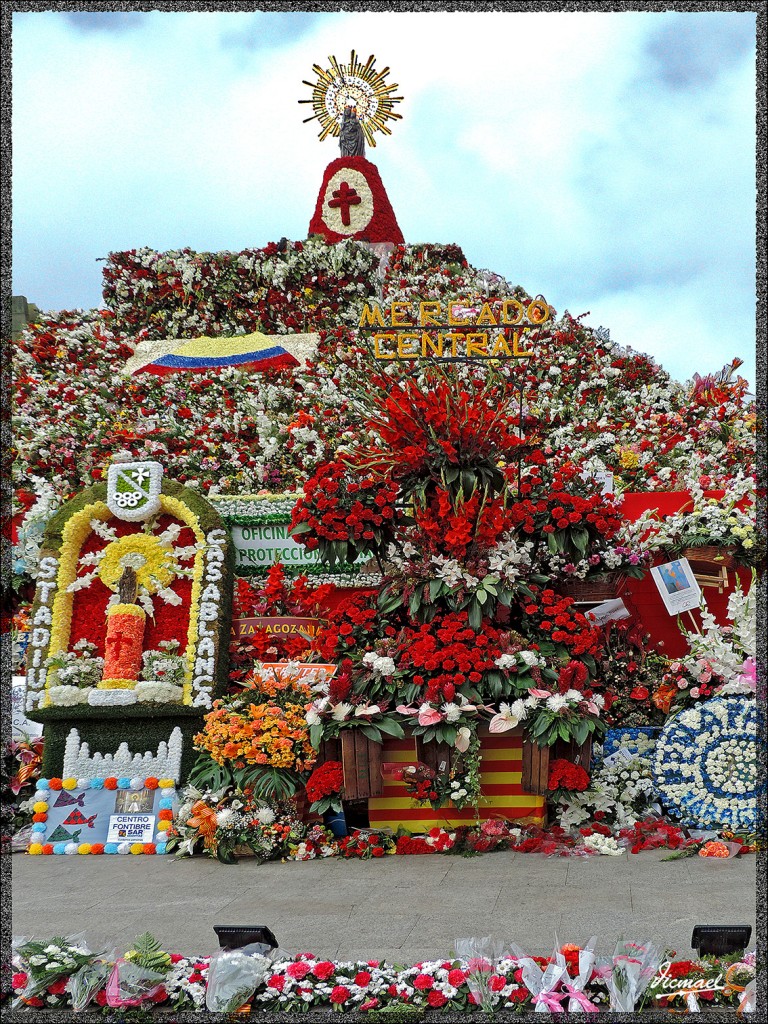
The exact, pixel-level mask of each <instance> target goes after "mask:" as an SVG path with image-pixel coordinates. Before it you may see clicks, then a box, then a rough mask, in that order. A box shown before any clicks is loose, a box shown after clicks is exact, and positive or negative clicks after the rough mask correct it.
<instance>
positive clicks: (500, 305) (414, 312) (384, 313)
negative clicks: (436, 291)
mask: <svg viewBox="0 0 768 1024" xmlns="http://www.w3.org/2000/svg"><path fill="white" fill-rule="evenodd" d="M550 321H551V310H550V307H549V305H548V303H547V302H545V300H544V299H543V298H541V296H538V297H537V298H535V299H531V300H530V301H528V302H523V301H521V300H519V299H492V300H487V301H485V302H480V301H478V300H474V301H470V300H467V301H451V302H392V303H390V305H389V306H385V307H382V306H379V305H369V304H368V303H366V304H365V306H364V307H363V311H362V313H361V314H360V323H359V326H360V328H361V330H364V331H366V332H367V333H369V334H370V335H371V341H372V343H373V354H374V356H375V358H376V359H401V360H402V359H405V360H414V359H434V360H437V361H443V362H464V361H469V360H476V359H478V360H489V359H526V358H528V357H529V356H532V355H534V353H533V352H531V351H527V350H526V348H525V346H524V345H523V335H524V334H525V333H527V332H530V331H536V335H535V338H540V337H542V336H543V335H542V330H543V329H544V328H545V327H546V326H547V325H548V324H549V323H550ZM535 338H534V340H535Z"/></svg>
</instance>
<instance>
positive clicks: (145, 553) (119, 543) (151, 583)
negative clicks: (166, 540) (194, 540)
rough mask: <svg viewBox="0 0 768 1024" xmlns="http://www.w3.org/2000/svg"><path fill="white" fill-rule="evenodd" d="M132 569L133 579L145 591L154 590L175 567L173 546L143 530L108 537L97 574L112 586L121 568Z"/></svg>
mask: <svg viewBox="0 0 768 1024" xmlns="http://www.w3.org/2000/svg"><path fill="white" fill-rule="evenodd" d="M127 566H130V567H131V568H132V569H135V570H136V580H137V582H138V584H139V586H140V587H144V588H145V590H146V591H147V593H149V594H154V593H156V592H157V590H158V589H159V588H161V587H167V586H168V584H169V583H171V582H172V581H173V579H174V577H175V575H176V572H177V570H178V568H179V564H178V562H177V561H176V556H175V555H174V553H173V548H172V547H170V546H166V545H165V544H163V542H162V541H161V540H160V538H159V537H155V536H152V535H150V534H146V533H129V534H128V535H127V536H126V537H120V539H119V540H115V541H112V543H111V544H109V545H108V546H107V548H106V550H105V552H104V557H103V558H102V560H101V562H100V563H99V578H100V579H101V582H102V583H103V584H104V586H106V587H109V589H110V590H116V589H117V585H118V583H119V581H120V577H121V576H122V574H123V570H124V569H125V568H126V567H127Z"/></svg>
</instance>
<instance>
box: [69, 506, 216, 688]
mask: <svg viewBox="0 0 768 1024" xmlns="http://www.w3.org/2000/svg"><path fill="white" fill-rule="evenodd" d="M181 531H182V527H181V525H180V524H177V523H171V524H170V525H168V526H166V527H165V529H162V530H161V529H160V525H159V524H158V522H157V521H156V520H155V519H154V518H151V519H149V520H148V521H147V522H146V523H144V524H143V526H142V529H141V530H139V531H137V532H136V533H129V534H126V535H124V536H122V537H118V535H117V532H116V529H115V528H114V527H112V526H110V525H109V524H101V525H100V526H99V533H100V535H101V536H102V537H103V539H104V540H106V541H108V543H107V545H106V547H104V548H103V549H102V550H101V551H97V552H93V553H90V554H86V555H84V556H83V557H81V559H80V566H81V568H83V569H85V573H84V574H83V575H79V576H78V577H77V579H76V580H75V582H74V583H73V584H72V586H71V589H73V590H75V589H80V588H82V587H84V586H88V585H89V583H90V581H91V580H92V579H95V578H96V577H98V578H99V579H100V581H101V582H102V583H103V584H104V586H105V587H107V588H108V589H109V590H111V591H112V593H113V595H114V596H113V597H112V598H111V599H110V602H109V605H108V606H107V610H106V616H107V629H106V638H105V645H104V670H103V675H102V680H101V682H100V683H98V684H97V686H96V689H97V690H111V691H116V690H124V691H125V697H124V698H121V699H119V700H118V698H117V697H116V696H115V697H113V698H110V703H115V702H117V703H132V702H133V700H134V699H135V695H134V694H133V692H132V691H133V690H134V689H135V687H136V684H137V682H138V680H139V677H140V675H141V672H142V656H143V648H144V634H145V627H146V620H147V615H149V616H150V617H153V616H154V603H153V599H154V598H160V599H161V600H162V601H164V602H165V603H169V604H178V603H179V602H180V600H181V599H180V597H179V596H178V595H177V594H176V593H175V592H174V591H173V589H172V585H173V583H174V581H175V580H176V579H177V578H178V577H180V576H189V575H190V574H191V572H192V568H191V566H190V565H189V564H186V565H185V564H184V563H185V562H186V563H189V562H190V561H191V560H192V559H193V558H194V555H195V551H196V548H195V546H194V545H188V546H186V547H184V546H179V545H178V544H177V543H176V541H177V539H178V537H179V534H180V533H181ZM96 703H101V701H100V700H97V701H96Z"/></svg>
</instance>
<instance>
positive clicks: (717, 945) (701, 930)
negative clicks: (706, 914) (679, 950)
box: [691, 924, 752, 956]
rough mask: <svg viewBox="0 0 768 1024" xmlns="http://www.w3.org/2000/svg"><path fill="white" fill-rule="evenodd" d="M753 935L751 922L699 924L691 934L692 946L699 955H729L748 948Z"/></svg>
mask: <svg viewBox="0 0 768 1024" xmlns="http://www.w3.org/2000/svg"><path fill="white" fill-rule="evenodd" d="M751 937H752V926H751V925H749V924H697V925H696V926H695V927H694V929H693V934H692V935H691V946H692V948H693V949H695V950H696V951H697V952H698V954H699V956H727V955H728V954H729V953H740V952H741V950H743V949H746V948H747V946H748V945H749V940H750V939H751Z"/></svg>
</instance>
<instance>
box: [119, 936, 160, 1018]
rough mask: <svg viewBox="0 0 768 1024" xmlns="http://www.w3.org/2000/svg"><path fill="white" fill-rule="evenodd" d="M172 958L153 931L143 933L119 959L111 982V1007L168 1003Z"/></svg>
mask: <svg viewBox="0 0 768 1024" xmlns="http://www.w3.org/2000/svg"><path fill="white" fill-rule="evenodd" d="M171 966H172V964H171V957H170V955H169V954H168V953H166V952H165V950H163V949H161V947H160V943H159V942H158V941H157V939H156V938H155V937H154V936H153V935H151V934H150V933H149V932H144V934H143V935H139V936H138V937H137V938H136V940H135V942H134V944H133V947H132V948H131V949H129V950H128V951H127V952H126V953H125V955H124V956H123V957H122V958H121V959H119V960H118V961H117V962H116V963H115V965H114V967H113V968H112V973H111V974H110V976H109V980H108V981H107V1006H115V1007H121V1008H122V1007H127V1006H131V1007H133V1006H141V1004H142V1003H144V1002H147V1001H152V1002H164V1001H165V999H166V998H167V993H166V991H165V988H164V987H163V981H164V979H165V976H166V975H167V974H168V972H169V971H170V969H171Z"/></svg>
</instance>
